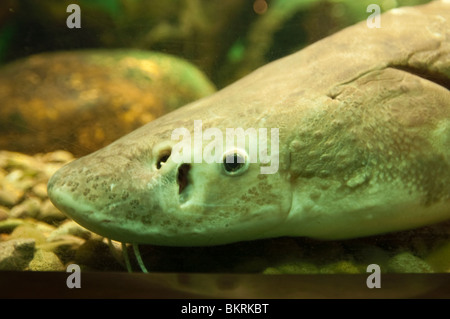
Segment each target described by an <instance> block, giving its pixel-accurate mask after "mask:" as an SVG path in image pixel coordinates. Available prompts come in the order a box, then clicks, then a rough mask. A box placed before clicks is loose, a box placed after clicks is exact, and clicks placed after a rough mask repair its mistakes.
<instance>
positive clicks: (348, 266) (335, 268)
mask: <svg viewBox="0 0 450 319" xmlns="http://www.w3.org/2000/svg"><path fill="white" fill-rule="evenodd" d="M319 272H320V273H321V274H359V273H361V271H360V270H359V268H358V266H357V265H356V264H355V263H354V262H353V261H349V260H341V261H338V262H334V263H330V264H328V265H325V266H323V267H321V268H320V271H319Z"/></svg>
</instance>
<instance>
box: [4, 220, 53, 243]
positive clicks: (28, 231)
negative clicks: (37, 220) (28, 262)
mask: <svg viewBox="0 0 450 319" xmlns="http://www.w3.org/2000/svg"><path fill="white" fill-rule="evenodd" d="M21 238H32V239H33V240H34V241H35V243H36V244H42V243H45V241H46V238H45V235H44V234H43V233H42V231H40V230H39V229H37V228H36V227H35V226H34V225H31V224H24V225H20V226H18V227H16V228H15V229H14V230H13V232H12V233H11V239H21Z"/></svg>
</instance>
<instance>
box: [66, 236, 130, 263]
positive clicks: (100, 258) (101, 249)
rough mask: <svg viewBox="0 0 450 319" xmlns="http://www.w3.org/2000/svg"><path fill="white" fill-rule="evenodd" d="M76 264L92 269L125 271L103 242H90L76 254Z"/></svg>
mask: <svg viewBox="0 0 450 319" xmlns="http://www.w3.org/2000/svg"><path fill="white" fill-rule="evenodd" d="M75 263H76V264H78V265H87V266H88V267H89V268H91V269H102V270H123V267H122V266H121V265H120V264H119V263H118V262H117V261H116V260H115V259H114V258H113V256H112V255H111V252H110V248H109V247H108V245H107V244H105V243H104V242H103V241H101V240H92V239H91V240H88V241H86V242H85V243H84V244H83V245H82V246H81V247H80V248H79V249H78V250H77V252H76V256H75Z"/></svg>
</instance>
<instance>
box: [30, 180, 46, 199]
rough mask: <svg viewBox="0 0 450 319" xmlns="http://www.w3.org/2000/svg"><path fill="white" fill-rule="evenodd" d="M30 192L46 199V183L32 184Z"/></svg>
mask: <svg viewBox="0 0 450 319" xmlns="http://www.w3.org/2000/svg"><path fill="white" fill-rule="evenodd" d="M32 192H33V193H34V194H35V195H36V196H37V197H39V198H40V199H46V198H47V197H48V196H47V183H38V184H36V185H34V186H33V188H32Z"/></svg>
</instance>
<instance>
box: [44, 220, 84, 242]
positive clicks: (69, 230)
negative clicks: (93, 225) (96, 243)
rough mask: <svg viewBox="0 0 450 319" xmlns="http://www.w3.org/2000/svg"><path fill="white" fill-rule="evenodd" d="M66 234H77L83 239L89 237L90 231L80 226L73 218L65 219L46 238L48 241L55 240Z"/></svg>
mask: <svg viewBox="0 0 450 319" xmlns="http://www.w3.org/2000/svg"><path fill="white" fill-rule="evenodd" d="M67 235H72V236H77V237H79V238H83V239H86V240H87V239H90V238H91V236H92V233H91V232H90V231H89V230H87V229H86V228H84V227H82V226H80V225H79V224H77V223H76V222H74V221H73V220H67V221H66V222H64V223H63V224H61V225H60V226H59V227H58V228H57V229H55V230H54V231H53V232H52V233H51V234H50V235H49V236H48V238H47V240H48V241H55V240H58V239H59V238H61V237H63V236H67Z"/></svg>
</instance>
